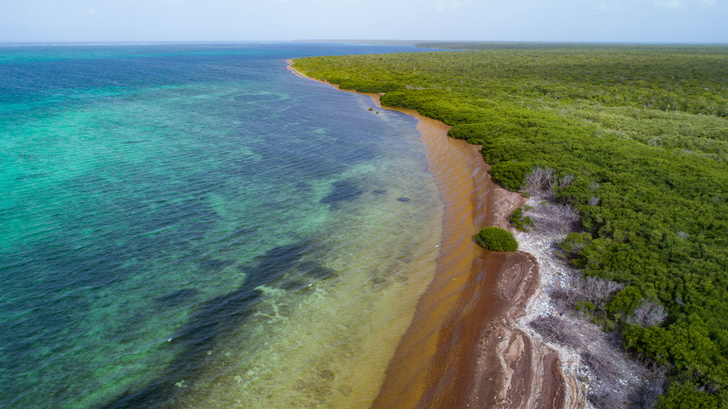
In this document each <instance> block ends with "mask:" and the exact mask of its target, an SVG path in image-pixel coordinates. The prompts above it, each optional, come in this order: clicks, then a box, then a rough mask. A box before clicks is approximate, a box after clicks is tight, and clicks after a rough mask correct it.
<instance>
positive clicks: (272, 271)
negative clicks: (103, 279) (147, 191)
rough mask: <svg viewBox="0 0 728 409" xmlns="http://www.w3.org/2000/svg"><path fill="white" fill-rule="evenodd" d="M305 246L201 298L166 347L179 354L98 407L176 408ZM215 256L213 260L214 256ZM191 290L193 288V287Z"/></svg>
mask: <svg viewBox="0 0 728 409" xmlns="http://www.w3.org/2000/svg"><path fill="white" fill-rule="evenodd" d="M308 249H309V245H308V244H307V243H304V242H300V243H296V244H292V245H288V246H279V247H275V248H273V249H271V250H269V251H268V252H267V253H266V254H265V255H263V256H261V257H260V258H259V259H258V263H257V265H255V266H254V267H251V268H248V269H244V270H243V271H244V272H245V273H246V276H245V281H244V283H243V284H242V285H241V286H240V287H238V288H237V289H235V290H234V291H231V292H229V293H227V294H224V295H221V296H219V297H215V298H213V299H211V300H209V301H207V302H205V303H204V304H203V305H202V307H201V308H200V310H199V311H198V312H197V313H195V314H194V315H193V316H192V318H190V320H189V321H187V323H186V324H185V325H184V326H182V327H181V328H179V329H178V330H177V332H176V333H175V334H174V335H173V336H172V337H171V338H170V340H169V346H170V347H173V348H176V349H177V350H178V351H179V352H177V355H176V356H175V359H174V360H173V361H172V362H171V363H170V364H169V365H168V366H167V367H166V368H165V370H164V371H163V373H164V376H162V377H159V378H157V379H155V380H153V381H152V382H150V383H148V384H147V385H146V386H144V387H142V388H140V389H136V390H128V391H126V392H124V393H123V394H121V395H120V396H119V397H118V398H116V399H114V400H113V401H112V402H110V403H108V404H106V405H104V406H100V407H101V408H107V409H122V408H173V407H177V406H179V402H181V400H182V399H183V394H184V391H185V388H181V387H179V386H178V385H180V384H182V382H184V384H185V385H191V384H193V383H194V382H195V381H196V379H197V377H198V376H199V375H200V373H201V372H202V370H203V369H204V367H205V364H207V363H208V362H209V361H210V359H211V355H210V354H208V352H209V351H212V350H214V349H215V346H216V343H217V342H218V341H219V340H220V337H221V336H223V335H224V334H225V333H226V331H227V330H228V329H230V328H238V327H240V325H241V324H242V323H243V322H245V320H246V319H247V318H248V317H250V315H251V314H252V312H253V310H254V307H255V305H256V303H257V302H258V300H259V298H260V296H261V291H260V290H258V289H257V288H258V287H259V286H261V285H267V284H270V283H272V282H274V281H276V280H278V279H280V277H281V276H282V275H283V274H284V273H285V272H287V271H288V270H291V269H292V268H294V267H296V266H297V265H298V264H299V261H300V259H301V258H302V257H303V256H304V255H305V254H306V252H307V251H308ZM213 260H214V259H213ZM193 291H194V290H193ZM190 296H192V294H191V293H190V292H189V290H178V291H174V292H172V293H170V294H168V295H165V296H163V297H161V299H160V302H168V303H175V302H181V300H184V299H185V298H189V297H190Z"/></svg>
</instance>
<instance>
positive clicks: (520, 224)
mask: <svg viewBox="0 0 728 409" xmlns="http://www.w3.org/2000/svg"><path fill="white" fill-rule="evenodd" d="M508 220H510V222H511V225H512V226H513V227H515V228H516V229H518V230H520V231H529V230H530V229H529V227H530V228H533V227H534V224H533V220H531V218H530V217H528V216H524V215H523V208H522V207H519V208H518V209H516V210H514V211H513V213H512V214H511V215H510V216H508Z"/></svg>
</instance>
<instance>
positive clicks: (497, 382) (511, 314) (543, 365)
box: [287, 60, 584, 408]
mask: <svg viewBox="0 0 728 409" xmlns="http://www.w3.org/2000/svg"><path fill="white" fill-rule="evenodd" d="M287 63H288V69H289V70H290V71H291V72H293V73H294V74H295V75H298V76H300V77H303V78H307V79H313V78H310V77H307V76H305V75H303V74H302V73H300V72H298V71H296V70H295V69H293V68H292V66H291V63H292V62H291V61H290V60H288V61H287ZM313 80H315V81H319V82H322V83H325V84H328V85H332V86H334V87H336V88H337V89H338V87H337V86H335V85H333V84H329V83H328V82H326V81H320V80H316V79H313ZM350 92H353V91H350ZM365 95H368V96H370V97H371V98H372V100H373V102H374V103H375V105H376V106H377V107H379V108H383V109H393V110H396V111H400V112H403V113H406V114H408V115H411V116H413V117H415V118H416V119H417V121H418V123H417V129H418V131H419V132H420V135H421V139H422V142H423V144H424V146H425V150H426V152H427V160H428V164H429V169H430V171H431V173H432V174H433V177H434V179H435V183H436V184H437V186H438V189H439V190H440V196H441V199H442V201H443V204H444V206H445V211H444V214H443V234H442V239H441V240H442V241H441V244H440V255H439V257H438V259H437V269H436V273H435V278H434V279H433V281H432V282H431V283H430V285H429V286H428V288H427V290H426V291H425V293H424V294H423V295H422V296H421V297H420V299H419V301H418V304H417V308H416V311H415V316H414V318H413V321H412V323H411V325H410V327H409V328H408V330H407V331H406V333H405V335H404V336H403V338H402V340H401V341H400V344H399V346H398V347H397V351H396V353H395V356H394V357H393V358H392V360H391V361H390V362H389V365H388V369H387V371H386V377H385V381H384V383H383V384H382V386H381V388H380V390H379V395H378V397H377V398H376V400H375V402H374V404H373V407H374V408H391V407H398V408H410V407H411V408H440V407H466V406H467V407H483V408H485V407H502V408H531V407H552V408H566V407H569V408H571V407H582V406H583V405H584V398H583V392H580V390H579V388H577V387H576V386H575V385H576V382H574V381H573V379H566V378H565V377H564V374H563V371H562V365H561V358H560V357H559V353H558V352H556V351H554V350H553V349H551V348H549V347H547V346H545V345H544V344H543V343H542V342H541V341H539V340H537V339H534V338H533V337H532V336H531V335H529V331H527V330H525V328H524V327H521V328H520V329H519V328H518V324H517V322H518V320H519V318H520V317H522V316H524V315H525V314H526V310H527V309H528V308H529V306H530V305H532V303H531V299H532V298H533V296H534V294H538V293H542V292H543V289H542V288H541V283H540V280H539V264H538V260H537V259H536V257H534V256H533V255H531V254H529V253H526V252H519V253H511V254H504V253H495V252H490V251H487V250H484V249H481V248H480V247H478V246H477V245H476V244H475V243H474V241H473V239H472V237H473V235H474V234H475V233H477V231H478V230H479V229H480V228H482V227H485V226H498V227H503V228H509V229H510V225H509V223H508V221H507V216H508V215H509V214H510V213H512V211H513V210H514V209H515V208H517V207H519V206H521V205H522V204H523V203H524V199H523V197H522V196H521V195H519V194H517V193H513V192H509V191H507V190H505V189H503V188H501V187H499V186H497V185H496V184H494V183H493V182H492V181H491V179H490V176H489V174H488V170H489V165H487V164H486V163H485V162H484V161H483V158H482V156H481V155H480V151H479V147H478V146H474V145H469V144H467V143H466V142H465V141H461V140H455V139H452V138H449V137H448V136H447V131H448V129H449V126H447V125H445V124H444V123H442V122H439V121H436V120H433V119H431V118H427V117H424V116H422V115H420V114H419V113H417V112H416V111H413V110H407V109H398V108H389V107H386V108H385V107H382V106H381V104H380V102H379V97H380V95H379V94H365ZM569 378H571V377H569Z"/></svg>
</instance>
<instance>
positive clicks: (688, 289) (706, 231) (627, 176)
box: [295, 45, 728, 408]
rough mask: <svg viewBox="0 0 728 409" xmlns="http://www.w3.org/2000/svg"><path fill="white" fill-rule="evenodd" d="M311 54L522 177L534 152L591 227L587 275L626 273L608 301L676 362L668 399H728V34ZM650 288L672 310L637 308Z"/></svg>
mask: <svg viewBox="0 0 728 409" xmlns="http://www.w3.org/2000/svg"><path fill="white" fill-rule="evenodd" d="M485 48H489V49H485V50H478V51H458V52H440V53H412V54H388V55H368V56H347V57H317V58H311V59H301V60H297V61H296V62H295V67H296V68H297V69H299V70H301V71H302V72H304V73H306V74H308V75H311V76H313V77H316V78H321V79H326V80H328V81H330V82H332V83H336V84H340V85H341V86H342V87H343V88H349V89H356V90H359V91H367V92H386V94H385V95H384V96H383V97H382V103H383V104H385V105H389V106H396V107H404V108H412V109H416V110H418V111H419V112H420V113H422V114H424V115H426V116H429V117H432V118H435V119H439V120H442V121H443V122H445V123H447V124H450V125H453V128H452V129H451V131H450V135H451V136H452V137H454V138H460V139H464V140H467V141H468V142H470V143H473V144H479V145H482V153H483V156H484V158H485V160H486V161H487V162H488V163H490V164H491V165H492V170H491V173H492V175H493V177H494V178H495V179H496V180H497V181H499V182H500V183H501V184H502V185H503V186H505V187H507V188H509V189H512V190H518V189H521V188H522V187H523V185H524V182H525V177H526V175H527V174H528V173H529V172H530V171H531V170H532V169H533V168H534V167H536V166H540V167H543V168H550V169H553V170H554V171H555V174H556V176H557V179H561V180H562V181H563V182H564V183H557V187H556V197H557V200H560V201H561V202H564V203H571V204H572V205H574V206H575V207H576V208H577V209H578V211H579V213H580V215H581V218H582V224H583V228H584V232H585V233H574V234H571V235H570V236H569V237H568V238H567V240H566V241H565V242H564V243H562V247H564V248H565V249H568V251H567V253H568V254H570V257H571V258H572V260H571V262H572V264H574V265H575V266H578V267H580V268H582V269H583V272H584V274H585V275H586V276H596V277H600V278H606V279H610V280H615V281H619V282H622V283H625V284H627V287H625V289H624V290H622V291H620V293H618V294H617V295H616V296H615V297H614V298H613V299H612V301H611V302H610V303H608V304H607V305H606V307H605V310H604V311H602V312H601V314H602V316H603V317H606V318H605V320H604V321H603V323H604V324H605V327H607V328H609V329H616V330H620V331H622V332H623V334H624V336H625V346H626V347H627V348H630V349H631V350H632V351H633V352H635V353H637V354H639V355H641V356H645V357H649V358H650V359H653V360H655V361H658V362H660V363H662V364H663V365H665V366H666V367H667V368H668V369H669V370H670V373H671V379H672V383H671V386H670V389H669V390H668V393H667V394H666V395H665V396H663V397H662V398H661V400H660V406H661V407H665V408H673V407H675V408H676V407H696V408H697V407H705V408H709V407H711V408H712V407H726V405H728V118H727V117H728V47H719V46H652V47H648V46H591V47H590V46H574V45H571V46H558V45H553V46H548V47H547V46H528V45H524V46H519V47H505V46H497V47H496V46H493V47H485ZM644 301H649V302H652V303H654V304H655V305H662V306H664V308H665V310H666V311H667V319H666V320H665V321H664V322H662V323H661V324H659V325H653V326H641V325H639V324H635V323H634V322H635V321H634V320H631V319H629V318H630V316H632V315H633V314H634V310H635V308H636V307H637V306H638V305H640V303H642V302H644Z"/></svg>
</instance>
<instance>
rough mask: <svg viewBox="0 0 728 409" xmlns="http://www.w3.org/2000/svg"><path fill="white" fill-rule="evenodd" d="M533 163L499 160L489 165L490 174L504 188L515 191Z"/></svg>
mask: <svg viewBox="0 0 728 409" xmlns="http://www.w3.org/2000/svg"><path fill="white" fill-rule="evenodd" d="M532 168H533V165H532V164H530V163H523V162H501V163H496V164H495V165H493V166H491V167H490V175H491V176H493V179H494V180H495V181H496V182H498V183H500V184H501V185H502V186H503V187H505V188H506V189H508V190H510V191H512V192H515V191H517V190H518V189H520V188H521V186H523V184H524V182H525V179H526V175H527V174H528V173H529V172H530V171H531V169H532Z"/></svg>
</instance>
